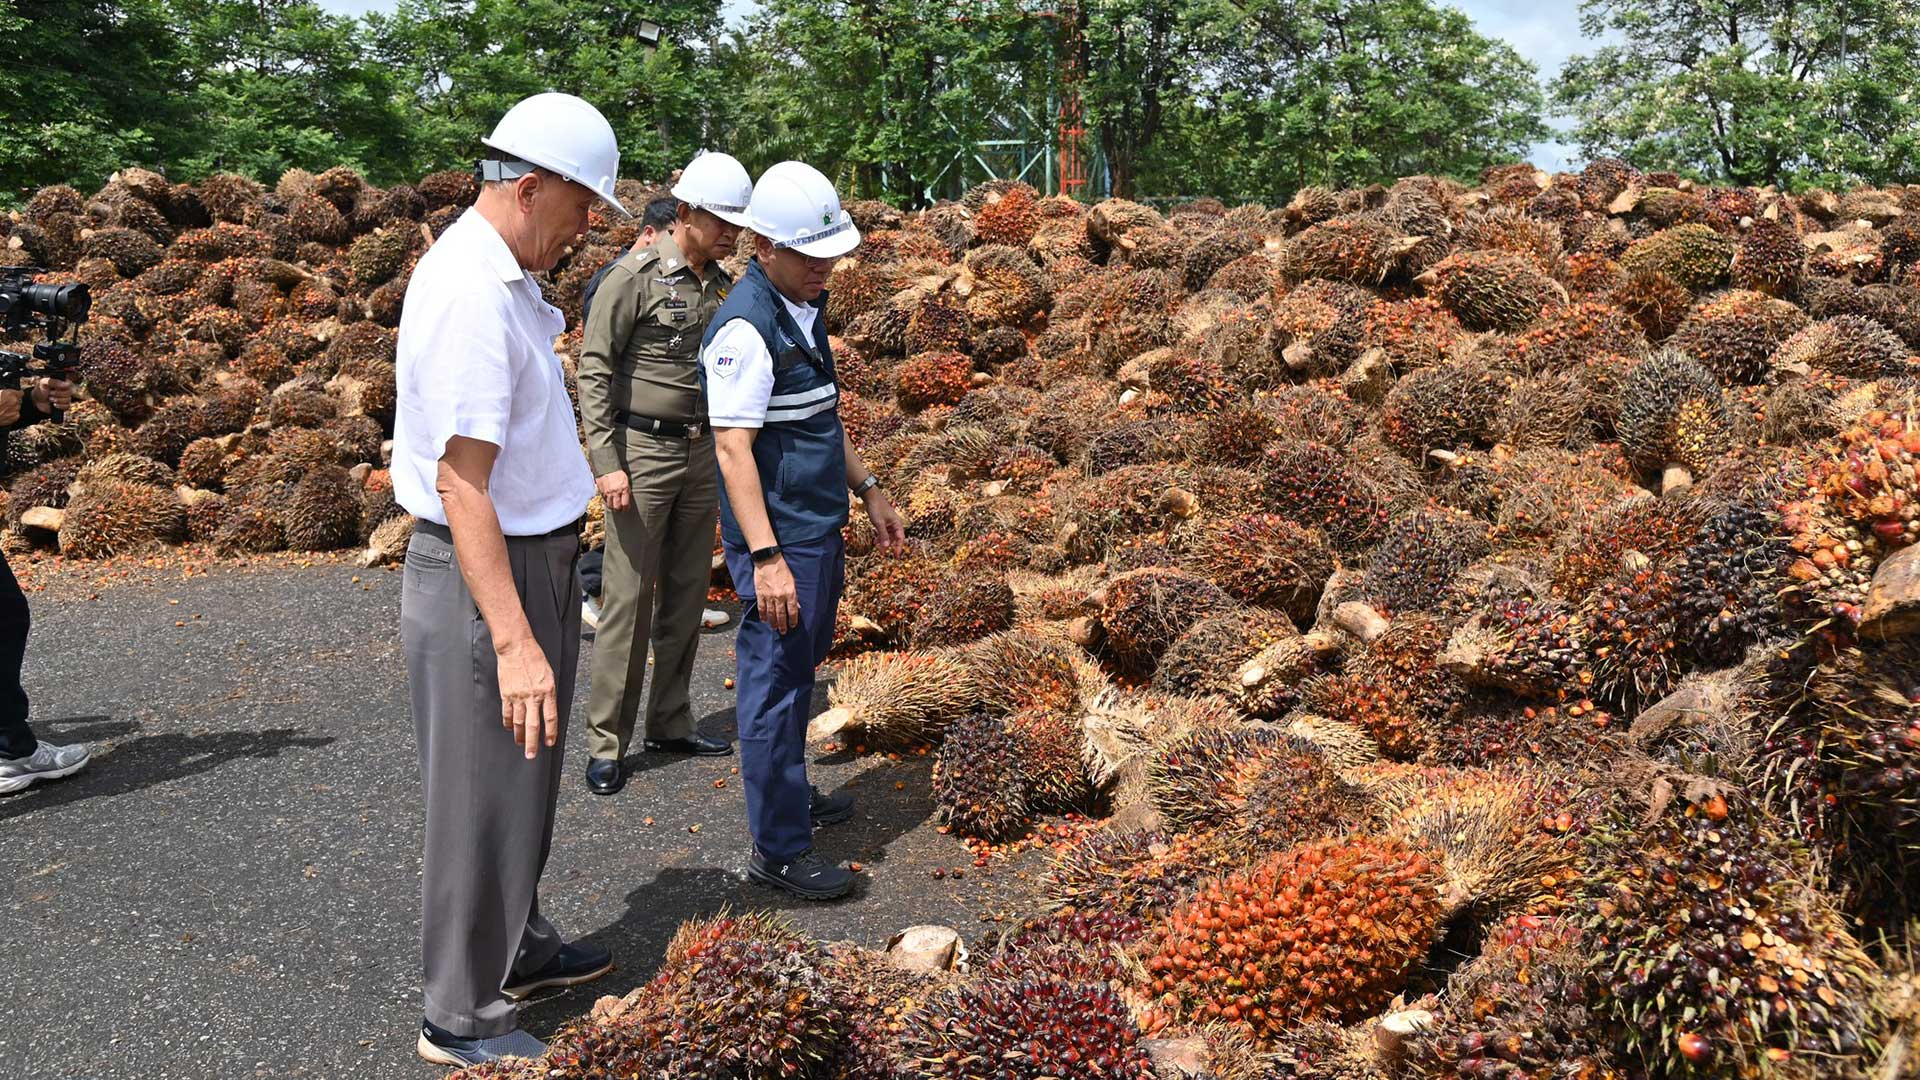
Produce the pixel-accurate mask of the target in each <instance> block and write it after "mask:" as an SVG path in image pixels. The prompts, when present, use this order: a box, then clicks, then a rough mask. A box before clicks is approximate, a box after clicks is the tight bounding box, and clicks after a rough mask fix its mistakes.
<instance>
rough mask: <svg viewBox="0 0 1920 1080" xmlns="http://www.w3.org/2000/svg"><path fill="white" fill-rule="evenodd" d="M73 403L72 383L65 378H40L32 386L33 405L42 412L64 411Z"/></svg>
mask: <svg viewBox="0 0 1920 1080" xmlns="http://www.w3.org/2000/svg"><path fill="white" fill-rule="evenodd" d="M72 404H73V384H72V383H70V382H68V381H67V380H65V379H41V380H39V381H37V382H36V383H34V386H33V406H34V408H36V409H39V410H40V411H41V412H43V413H52V412H54V411H56V410H60V411H64V410H66V409H67V408H68V407H69V406H71V405H72Z"/></svg>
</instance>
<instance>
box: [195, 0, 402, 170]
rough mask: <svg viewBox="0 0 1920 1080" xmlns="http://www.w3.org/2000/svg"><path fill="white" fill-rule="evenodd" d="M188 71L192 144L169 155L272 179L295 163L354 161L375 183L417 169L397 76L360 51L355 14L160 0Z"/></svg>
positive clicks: (280, 2) (301, 1)
mask: <svg viewBox="0 0 1920 1080" xmlns="http://www.w3.org/2000/svg"><path fill="white" fill-rule="evenodd" d="M169 7H170V9H171V11H170V16H171V21H172V23H173V25H174V27H175V29H176V32H177V34H178V35H179V39H180V44H181V49H182V53H183V58H184V60H185V62H186V63H187V65H188V67H189V70H190V72H191V91H190V96H189V98H188V106H189V108H190V109H191V111H192V125H191V126H192V131H193V139H192V144H191V145H190V146H188V147H186V148H184V150H183V152H182V153H180V154H179V155H178V156H176V157H175V158H174V159H173V161H172V162H171V163H170V164H172V165H174V166H175V170H174V171H175V172H177V173H179V174H180V178H183V179H191V178H193V177H197V176H200V175H203V174H206V173H209V172H215V171H228V172H238V173H245V174H249V175H253V176H257V177H260V178H262V179H265V180H272V179H273V178H274V177H276V176H278V175H279V174H280V173H281V172H283V171H284V170H286V169H288V168H290V167H293V166H299V167H302V168H307V169H315V170H318V169H324V168H327V167H329V166H332V165H340V164H346V165H352V166H355V167H357V168H360V169H362V170H363V171H365V172H367V173H368V174H369V175H370V176H371V177H372V178H373V179H375V180H376V181H379V182H383V183H391V182H395V181H399V180H410V179H416V178H417V176H418V174H417V173H416V172H415V171H414V169H413V168H412V164H411V160H410V159H411V158H412V156H413V146H412V143H411V140H410V139H409V138H408V117H407V115H406V111H405V110H404V109H403V108H402V107H401V103H400V100H399V97H398V93H397V90H398V87H397V84H396V83H395V82H394V80H393V78H392V76H391V73H390V72H389V71H388V70H387V69H386V68H385V67H384V66H382V65H379V64H375V63H371V62H369V59H368V56H367V48H368V42H367V40H366V37H365V34H364V32H363V28H362V26H361V24H360V23H359V22H358V21H357V20H355V19H350V18H344V17H341V16H337V15H331V14H329V13H327V12H326V11H324V10H322V9H321V8H320V6H319V5H318V4H317V3H315V2H314V0H170V2H169Z"/></svg>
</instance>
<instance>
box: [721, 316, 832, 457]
mask: <svg viewBox="0 0 1920 1080" xmlns="http://www.w3.org/2000/svg"><path fill="white" fill-rule="evenodd" d="M780 303H781V304H783V305H785V307H786V309H787V314H788V315H791V316H793V322H794V326H795V327H796V328H798V329H799V331H800V333H801V334H802V335H804V336H805V337H807V338H811V337H812V336H813V321H814V320H815V319H817V318H819V317H820V309H819V308H817V307H814V306H813V305H812V304H796V303H794V302H793V301H791V300H788V299H787V298H786V297H784V296H782V297H780ZM700 362H701V364H703V365H704V366H705V367H706V369H707V416H708V419H709V421H710V422H711V423H712V424H713V426H714V427H729V428H759V427H764V426H765V425H766V422H767V403H768V401H769V400H770V399H771V398H772V396H773V353H772V352H770V351H768V349H767V343H766V341H765V339H763V338H761V336H760V331H758V330H755V329H754V328H753V324H752V323H750V322H748V321H747V320H745V319H731V320H728V322H727V324H726V325H725V326H722V327H721V328H720V329H719V330H717V331H715V333H714V335H713V340H712V341H709V342H707V347H706V348H705V349H703V350H701V353H700Z"/></svg>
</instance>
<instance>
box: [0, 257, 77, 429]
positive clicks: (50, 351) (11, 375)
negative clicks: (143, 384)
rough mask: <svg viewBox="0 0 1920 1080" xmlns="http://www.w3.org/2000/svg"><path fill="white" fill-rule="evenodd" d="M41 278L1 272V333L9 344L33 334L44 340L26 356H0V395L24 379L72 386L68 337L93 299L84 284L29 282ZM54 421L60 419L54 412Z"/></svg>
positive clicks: (17, 270) (73, 349)
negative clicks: (35, 379)
mask: <svg viewBox="0 0 1920 1080" xmlns="http://www.w3.org/2000/svg"><path fill="white" fill-rule="evenodd" d="M41 272H42V271H41V270H39V269H38V268H36V267H31V266H9V267H0V333H4V334H5V335H6V336H7V337H9V338H13V337H18V336H20V335H22V334H26V333H29V332H32V331H36V330H37V331H41V332H43V333H44V334H45V335H46V340H45V341H42V342H39V343H37V344H35V345H34V347H33V353H32V355H31V356H29V355H27V354H24V353H13V352H0V390H18V389H20V383H21V380H22V379H25V378H29V377H32V378H51V379H61V380H63V381H67V382H71V381H73V376H74V373H75V372H76V371H77V370H79V367H80V345H79V343H78V342H76V341H74V340H72V339H71V338H70V337H69V336H68V335H69V334H70V333H72V332H73V331H76V330H78V329H79V327H80V324H81V323H83V322H86V321H87V314H88V312H89V310H90V309H91V308H92V307H93V297H92V294H91V293H90V292H89V291H88V289H87V286H86V284H85V283H83V282H67V283H65V284H60V285H54V284H47V283H42V282H36V281H34V280H33V279H34V276H35V275H36V274H39V273H41ZM63 339H65V340H63ZM36 363H38V364H39V365H40V366H38V367H35V366H34V365H35V364H36ZM54 419H56V420H58V419H59V414H58V413H57V412H56V413H55V415H54Z"/></svg>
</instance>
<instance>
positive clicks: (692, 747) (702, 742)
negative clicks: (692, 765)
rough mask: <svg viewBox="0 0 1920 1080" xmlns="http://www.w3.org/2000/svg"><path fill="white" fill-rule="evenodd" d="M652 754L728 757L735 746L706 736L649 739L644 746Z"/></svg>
mask: <svg viewBox="0 0 1920 1080" xmlns="http://www.w3.org/2000/svg"><path fill="white" fill-rule="evenodd" d="M644 745H645V746H646V748H647V752H648V753H651V754H693V755H695V756H696V757H726V756H727V755H728V754H731V753H733V744H732V743H729V742H721V741H720V740H719V739H709V738H707V737H706V736H705V735H699V734H694V735H689V736H687V737H686V738H684V739H648V740H647V741H646V743H645V744H644Z"/></svg>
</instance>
